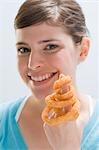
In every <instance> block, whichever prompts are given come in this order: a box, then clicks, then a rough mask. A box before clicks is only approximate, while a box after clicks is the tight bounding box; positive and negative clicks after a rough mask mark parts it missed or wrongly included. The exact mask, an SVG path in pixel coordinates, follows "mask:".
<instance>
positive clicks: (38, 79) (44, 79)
mask: <svg viewBox="0 0 99 150" xmlns="http://www.w3.org/2000/svg"><path fill="white" fill-rule="evenodd" d="M56 75H58V72H53V73H46V74H45V75H42V76H29V75H28V77H29V79H30V80H31V81H32V82H33V84H34V85H35V86H41V85H45V84H46V83H48V82H49V81H50V80H52V79H54V77H56Z"/></svg>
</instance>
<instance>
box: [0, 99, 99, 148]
mask: <svg viewBox="0 0 99 150" xmlns="http://www.w3.org/2000/svg"><path fill="white" fill-rule="evenodd" d="M23 100H24V98H20V99H18V100H16V101H13V102H9V103H7V104H4V105H1V106H0V150H14V149H15V150H27V149H28V148H27V146H26V144H25V141H24V139H23V137H22V134H21V132H20V129H19V126H18V124H17V122H16V119H15V116H16V113H17V110H18V108H19V106H20V104H21V102H22V101H23ZM98 107H99V102H98V101H97V104H96V107H95V110H94V113H93V115H92V117H91V118H90V120H89V122H88V123H87V125H86V126H85V128H84V131H83V137H82V141H81V150H99V108H98Z"/></svg>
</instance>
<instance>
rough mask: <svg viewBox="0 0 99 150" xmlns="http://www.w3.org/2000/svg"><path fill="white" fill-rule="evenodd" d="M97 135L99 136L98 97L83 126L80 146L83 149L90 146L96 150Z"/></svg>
mask: <svg viewBox="0 0 99 150" xmlns="http://www.w3.org/2000/svg"><path fill="white" fill-rule="evenodd" d="M94 101H95V100H94ZM98 137H99V99H97V100H96V102H95V107H94V110H93V113H92V115H91V117H90V119H89V121H88V123H87V124H86V126H85V128H84V131H83V137H82V143H81V148H82V149H85V150H87V149H91V148H92V149H96V150H97V148H99V142H98V140H99V139H98ZM82 149H81V150H82Z"/></svg>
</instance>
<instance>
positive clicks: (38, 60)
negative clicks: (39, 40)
mask: <svg viewBox="0 0 99 150" xmlns="http://www.w3.org/2000/svg"><path fill="white" fill-rule="evenodd" d="M42 66H43V59H42V56H41V55H40V54H38V53H32V52H31V54H30V55H29V59H28V68H29V69H31V70H39V69H41V68H42Z"/></svg>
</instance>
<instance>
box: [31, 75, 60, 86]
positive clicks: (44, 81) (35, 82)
mask: <svg viewBox="0 0 99 150" xmlns="http://www.w3.org/2000/svg"><path fill="white" fill-rule="evenodd" d="M58 74H59V73H58V72H55V73H53V75H52V76H51V77H50V78H48V79H46V80H43V81H34V80H32V79H31V77H30V81H31V82H32V83H33V86H35V87H37V88H40V87H41V88H42V87H43V86H47V85H48V86H50V82H52V80H55V79H56V78H58V76H59V75H58Z"/></svg>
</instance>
